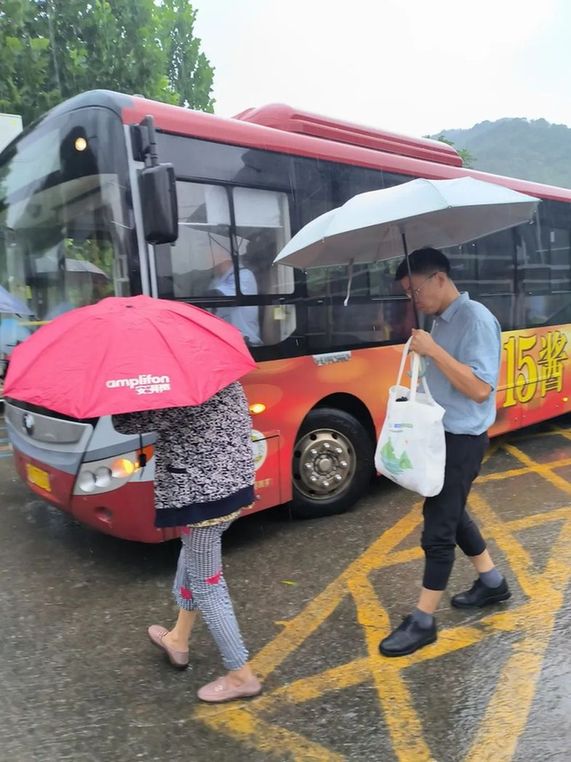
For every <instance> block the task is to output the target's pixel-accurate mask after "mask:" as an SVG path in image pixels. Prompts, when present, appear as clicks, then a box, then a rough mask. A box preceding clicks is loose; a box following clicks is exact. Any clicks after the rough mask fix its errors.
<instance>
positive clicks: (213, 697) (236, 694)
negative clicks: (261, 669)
mask: <svg viewBox="0 0 571 762" xmlns="http://www.w3.org/2000/svg"><path fill="white" fill-rule="evenodd" d="M261 692H262V684H261V683H260V681H259V680H258V678H257V677H251V678H250V679H249V680H246V681H245V682H244V683H242V685H240V686H237V687H236V686H234V685H231V684H230V681H229V680H228V678H226V677H219V678H218V679H217V680H214V682H212V683H208V685H203V686H202V688H201V689H200V690H199V691H198V698H199V699H200V700H201V701H206V702H207V703H208V704H222V703H223V702H224V701H234V700H235V699H246V698H254V696H259V695H260V693H261Z"/></svg>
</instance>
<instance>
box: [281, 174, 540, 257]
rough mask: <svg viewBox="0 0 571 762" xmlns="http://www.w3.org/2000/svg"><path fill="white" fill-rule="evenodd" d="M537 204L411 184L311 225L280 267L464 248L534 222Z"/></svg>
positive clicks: (365, 197) (451, 184) (455, 183)
mask: <svg viewBox="0 0 571 762" xmlns="http://www.w3.org/2000/svg"><path fill="white" fill-rule="evenodd" d="M538 202H539V199H537V198H534V197H533V196H527V195H525V194H523V193H518V192H517V191H513V190H511V189H510V188H505V187H504V186H502V185H496V184H494V183H488V182H483V181H482V180H475V179H474V178H472V177H459V178H456V179H454V180H424V179H419V180H411V181H410V182H407V183H403V184H402V185H396V186H394V187H392V188H385V189H383V190H377V191H369V192H368V193H360V194H359V195H357V196H353V198H351V199H349V201H347V202H346V203H345V204H343V206H340V207H338V208H337V209H333V210H331V211H330V212H326V213H325V214H322V215H321V216H320V217H317V218H316V219H314V220H312V221H311V222H309V223H308V224H307V225H305V227H303V228H302V229H301V230H300V231H299V232H298V233H296V235H294V237H293V238H292V239H291V240H290V241H289V242H288V243H287V244H286V245H285V246H284V248H283V249H282V250H281V251H280V253H279V254H278V256H277V257H276V259H275V263H276V264H277V263H279V264H282V265H291V266H292V267H301V268H310V267H325V266H331V265H344V264H352V263H365V262H375V261H378V260H383V259H392V258H393V257H397V256H399V255H400V256H404V255H405V253H406V249H407V248H408V250H409V251H411V250H413V249H417V248H420V247H422V246H433V247H435V248H445V247H447V246H458V245H460V244H462V243H466V242H467V241H472V240H474V239H476V238H481V237H482V236H485V235H489V234H491V233H496V232H497V231H499V230H505V229H506V228H510V227H513V226H514V225H519V224H521V223H523V222H528V221H529V219H530V218H531V216H532V215H533V213H534V211H535V209H536V206H537V203H538ZM403 247H406V248H403Z"/></svg>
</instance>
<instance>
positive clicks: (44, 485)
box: [26, 463, 52, 492]
mask: <svg viewBox="0 0 571 762" xmlns="http://www.w3.org/2000/svg"><path fill="white" fill-rule="evenodd" d="M26 475H27V477H28V482H29V483H30V484H35V485H36V487H40V488H41V489H43V490H45V491H46V492H51V491H52V488H51V485H50V475H49V474H48V472H47V471H42V469H41V468H37V467H36V466H32V465H31V464H30V463H26Z"/></svg>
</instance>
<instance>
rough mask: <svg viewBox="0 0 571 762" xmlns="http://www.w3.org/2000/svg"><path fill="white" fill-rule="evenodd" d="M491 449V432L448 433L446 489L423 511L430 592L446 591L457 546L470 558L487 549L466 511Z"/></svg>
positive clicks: (423, 542) (423, 545) (423, 535)
mask: <svg viewBox="0 0 571 762" xmlns="http://www.w3.org/2000/svg"><path fill="white" fill-rule="evenodd" d="M487 446H488V435H487V433H484V434H480V435H479V436H470V435H468V434H449V433H448V432H447V433H446V470H445V474H444V486H443V487H442V491H441V492H440V494H438V495H436V496H435V497H429V498H427V499H426V500H425V502H424V508H423V515H424V528H423V531H422V541H421V544H422V549H423V550H424V554H425V566H424V578H423V582H422V584H423V586H424V587H426V588H428V589H429V590H445V589H446V585H447V584H448V578H449V577H450V573H451V571H452V566H453V565H454V548H455V546H456V545H458V547H459V548H460V549H461V550H462V551H463V552H464V553H465V554H466V555H467V556H478V555H480V553H483V552H484V550H485V549H486V543H485V542H484V539H483V537H482V535H481V534H480V530H479V529H478V527H477V526H476V524H475V523H474V522H473V521H472V519H471V518H470V516H469V514H468V512H467V510H466V501H467V499H468V494H469V492H470V488H471V487H472V482H473V481H474V479H475V478H476V477H477V476H478V474H479V472H480V466H481V465H482V459H483V457H484V453H485V452H486V448H487Z"/></svg>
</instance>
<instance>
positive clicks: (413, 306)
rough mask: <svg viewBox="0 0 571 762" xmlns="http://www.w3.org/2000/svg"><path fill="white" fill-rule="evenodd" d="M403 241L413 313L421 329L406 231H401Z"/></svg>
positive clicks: (417, 325)
mask: <svg viewBox="0 0 571 762" xmlns="http://www.w3.org/2000/svg"><path fill="white" fill-rule="evenodd" d="M400 235H401V240H402V247H403V249H404V258H405V260H406V269H407V272H408V280H409V285H410V287H411V288H410V299H411V301H412V311H413V312H414V322H415V323H416V327H417V328H420V320H419V319H418V307H417V306H416V297H415V295H414V290H413V288H412V272H411V269H410V260H409V258H408V246H407V245H406V235H405V233H404V230H401V234H400Z"/></svg>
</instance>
